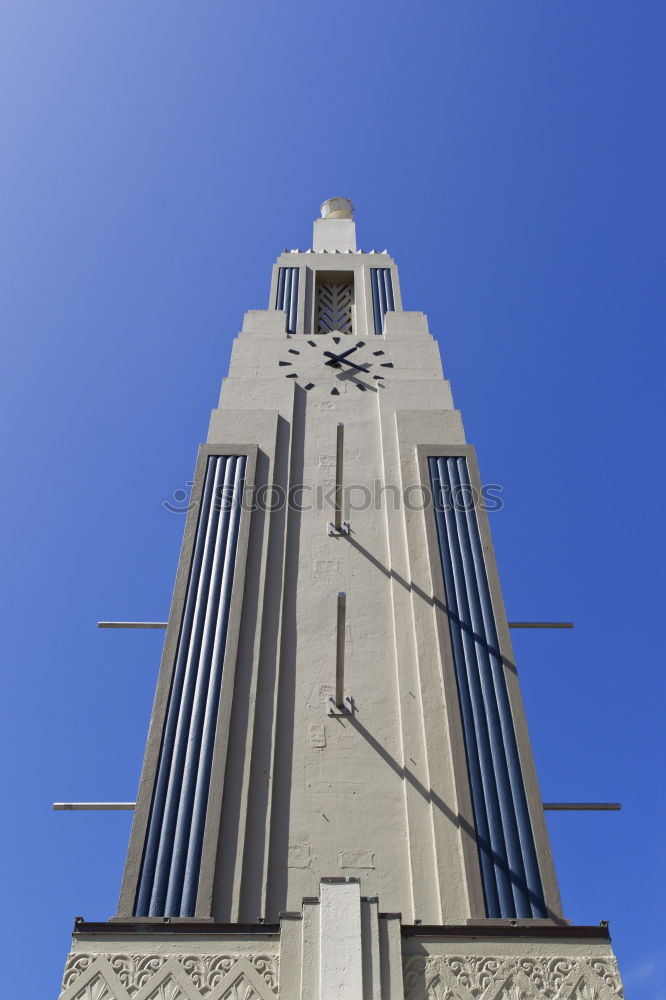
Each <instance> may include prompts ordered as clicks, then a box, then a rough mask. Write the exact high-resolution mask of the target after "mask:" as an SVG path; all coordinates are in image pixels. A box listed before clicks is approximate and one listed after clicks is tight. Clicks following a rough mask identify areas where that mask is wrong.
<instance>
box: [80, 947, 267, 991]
mask: <svg viewBox="0 0 666 1000" xmlns="http://www.w3.org/2000/svg"><path fill="white" fill-rule="evenodd" d="M277 993H278V959H277V957H274V956H272V955H233V956H228V955H177V956H175V955H131V954H127V955H120V954H115V955H92V954H81V953H73V954H71V955H70V956H69V958H68V960H67V965H66V967H65V975H64V977H63V983H62V991H61V993H60V1000H276V997H277Z"/></svg>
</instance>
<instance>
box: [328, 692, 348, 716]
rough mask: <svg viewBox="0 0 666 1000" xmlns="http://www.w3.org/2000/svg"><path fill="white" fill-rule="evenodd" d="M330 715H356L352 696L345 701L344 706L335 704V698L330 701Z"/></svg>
mask: <svg viewBox="0 0 666 1000" xmlns="http://www.w3.org/2000/svg"><path fill="white" fill-rule="evenodd" d="M327 714H328V715H334V716H341V715H353V714H354V699H353V698H352V697H351V695H347V697H346V698H345V699H344V700H343V702H342V705H336V704H335V698H329V699H328V713H327Z"/></svg>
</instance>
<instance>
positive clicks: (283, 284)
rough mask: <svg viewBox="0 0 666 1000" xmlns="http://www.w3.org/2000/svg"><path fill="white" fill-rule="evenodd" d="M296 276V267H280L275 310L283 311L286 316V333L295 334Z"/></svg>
mask: <svg viewBox="0 0 666 1000" xmlns="http://www.w3.org/2000/svg"><path fill="white" fill-rule="evenodd" d="M298 275H299V269H298V268H297V267H281V268H279V270H278V286H277V293H276V296H275V308H276V309H284V311H285V312H286V314H287V332H288V333H296V321H297V318H298Z"/></svg>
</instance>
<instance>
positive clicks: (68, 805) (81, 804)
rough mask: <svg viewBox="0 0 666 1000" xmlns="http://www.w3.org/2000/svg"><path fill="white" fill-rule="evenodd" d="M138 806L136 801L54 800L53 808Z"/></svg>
mask: <svg viewBox="0 0 666 1000" xmlns="http://www.w3.org/2000/svg"><path fill="white" fill-rule="evenodd" d="M135 807H136V802H54V803H53V808H54V809H58V810H63V809H64V810H69V809H77V810H87V811H90V810H97V809H101V810H105V811H111V810H114V811H115V810H121V809H123V810H131V809H134V808H135Z"/></svg>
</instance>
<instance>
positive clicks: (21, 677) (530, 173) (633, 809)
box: [0, 0, 666, 1000]
mask: <svg viewBox="0 0 666 1000" xmlns="http://www.w3.org/2000/svg"><path fill="white" fill-rule="evenodd" d="M665 28H666V7H664V5H663V3H661V2H655V0H644V2H641V3H639V4H628V3H619V2H616V0H607V2H604V3H601V2H598V0H584V2H581V0H557V2H555V0H551V2H550V3H545V2H534V0H503V2H499V0H497V2H486V3H479V2H470V0H457V2H449V0H437V2H417V3H413V4H410V5H404V4H400V3H397V2H395V0H384V2H383V3H379V2H375V0H361V2H358V3H351V2H349V0H340V2H339V3H337V4H336V5H335V6H334V7H331V6H330V5H321V4H317V3H312V2H309V3H306V2H304V0H302V2H299V0H283V2H282V3H279V4H278V3H266V2H263V0H260V2H255V3H252V4H249V3H240V2H238V0H224V2H223V0H192V2H188V3H185V2H183V0H180V2H176V0H160V2H157V0H138V2H132V3H130V2H129V0H113V2H112V0H42V2H36V0H6V2H5V3H4V4H3V5H2V9H0V141H1V147H0V148H1V149H2V155H1V157H0V234H1V238H0V315H1V317H2V325H1V327H0V329H1V332H2V339H3V346H2V359H3V364H2V370H1V372H0V378H1V379H2V390H1V392H2V395H1V399H2V404H3V409H4V419H3V421H2V441H1V447H2V458H1V461H2V466H1V467H2V469H3V471H4V486H3V490H2V495H1V497H0V500H1V502H2V505H3V508H4V516H3V524H4V528H5V530H4V531H3V532H2V536H3V537H2V546H3V552H2V563H1V564H2V567H3V570H4V572H3V581H2V588H3V589H2V608H3V612H4V614H3V647H4V657H3V659H4V694H5V697H4V699H3V701H4V719H3V722H2V728H1V729H0V739H1V740H2V742H3V748H2V753H3V758H4V761H5V765H6V766H5V768H4V780H3V794H2V802H3V806H4V808H5V810H6V817H5V820H4V824H3V826H4V845H5V847H4V851H3V856H2V860H3V866H4V867H5V871H4V872H3V875H2V884H3V887H4V897H5V898H4V906H3V908H2V909H3V913H4V915H5V919H6V920H7V930H6V935H7V936H8V937H9V938H10V940H11V944H10V947H9V949H8V952H9V954H11V962H9V963H6V967H5V969H4V971H3V982H4V983H5V987H4V989H5V992H6V993H7V995H8V996H9V995H14V994H17V995H18V993H19V991H20V995H21V996H22V997H25V998H26V1000H29V998H32V997H34V998H35V1000H37V998H39V1000H41V998H42V997H45V996H53V995H55V993H56V991H57V987H58V984H59V981H60V976H61V974H62V968H63V963H64V958H65V954H66V952H67V947H68V940H69V931H70V929H71V925H72V922H73V918H74V916H75V915H76V914H83V915H84V916H85V917H86V919H89V920H91V919H106V918H108V917H109V916H111V915H112V913H113V912H114V908H115V905H116V900H117V891H118V888H119V882H120V875H121V870H122V865H123V862H124V854H125V849H126V845H127V839H128V833H129V823H130V815H129V814H108V813H106V814H105V813H92V814H63V813H52V812H51V811H50V803H51V802H52V801H53V800H63V799H65V800H68V799H69V800H76V799H83V800H85V799H121V800H127V799H133V798H134V795H135V793H136V787H137V781H138V775H139V769H140V765H141V757H142V752H143V744H144V740H145V735H146V730H147V725H148V718H149V712H150V706H151V701H152V695H153V691H154V684H155V678H156V673H157V668H158V663H159V656H160V650H161V640H162V634H161V633H141V632H101V631H98V630H97V629H96V628H95V622H96V621H97V620H98V619H100V618H108V619H114V618H118V619H123V618H126V619H141V618H145V619H150V618H156V619H161V618H163V617H164V616H165V614H166V612H167V609H168V605H169V599H170V591H171V586H172V582H173V578H174V574H175V568H176V561H177V556H178V550H179V544H180V537H181V533H182V528H183V521H182V518H181V516H179V515H177V514H172V513H169V512H168V511H166V510H165V509H164V507H163V505H162V502H163V501H164V500H168V499H169V498H170V497H171V496H172V495H173V493H174V491H175V490H177V489H179V488H182V487H184V485H185V483H186V481H187V480H188V479H190V478H191V473H192V468H193V464H194V457H195V453H196V447H197V444H198V443H199V442H200V441H201V440H203V439H204V438H205V435H206V430H207V423H208V415H209V411H210V409H211V407H212V406H214V405H215V402H216V398H217V393H218V389H219V382H220V379H221V378H222V376H223V375H224V373H225V371H226V368H227V364H228V358H229V351H230V345H231V341H232V338H233V337H234V336H235V334H236V332H237V331H238V330H239V329H240V325H241V322H242V316H243V313H244V312H245V311H246V310H247V309H251V308H265V307H266V305H267V304H268V302H267V297H268V287H269V279H270V268H271V264H272V262H273V260H274V258H275V256H276V255H277V253H278V252H279V251H280V250H281V249H282V248H283V247H290V248H291V247H301V248H303V247H307V246H309V243H310V233H311V222H312V219H313V218H314V217H315V215H316V214H317V209H318V206H319V204H320V202H321V201H322V200H323V199H324V198H326V197H330V196H332V195H338V194H342V195H348V196H350V197H351V198H352V199H353V200H354V202H355V204H356V206H357V225H358V231H359V245H360V246H361V247H363V248H365V249H370V248H373V247H376V248H378V249H383V248H384V247H387V248H388V249H389V251H390V252H391V253H392V254H393V255H394V257H395V258H396V260H397V262H398V265H399V267H400V277H401V286H402V292H403V299H404V304H405V308H407V309H418V310H422V311H425V312H427V313H428V315H429V317H430V325H431V330H432V331H433V332H434V333H435V335H436V336H437V337H438V339H439V341H440V344H441V349H442V353H443V357H444V365H445V371H446V374H447V376H448V377H449V378H450V379H451V380H452V386H453V392H454V398H455V400H456V403H457V405H458V406H460V407H461V408H462V410H463V415H464V420H465V425H466V429H467V433H468V436H469V439H470V440H471V441H472V442H473V443H474V444H475V445H476V446H477V448H478V454H479V460H480V465H481V471H482V476H483V478H484V480H485V481H486V482H494V483H501V484H502V485H503V487H504V499H505V507H504V509H503V510H502V511H501V512H499V513H496V514H494V515H492V528H493V533H494V539H495V544H496V549H497V556H498V561H499V567H500V573H501V576H502V582H503V586H504V593H505V599H506V604H507V609H508V612H509V617H511V618H519V619H543V618H550V619H570V620H573V621H574V622H575V623H576V628H575V630H574V631H573V632H530V633H514V638H515V645H516V653H517V657H518V664H519V668H520V675H521V680H522V685H523V690H524V696H525V701H526V707H527V713H528V720H529V723H530V727H531V733H532V738H533V742H534V748H535V754H536V759H537V766H538V770H539V775H540V780H541V785H542V791H543V795H544V798H545V799H546V800H567V799H569V800H577V799H578V800H602V801H603V800H620V801H621V802H622V803H623V805H624V811H623V812H622V813H620V814H606V815H604V814H556V815H552V814H551V815H550V817H549V821H548V822H549V827H550V830H551V835H552V839H553V849H554V853H555V861H556V865H557V869H558V874H559V879H560V887H561V890H562V894H563V898H564V905H565V910H566V912H567V914H568V916H569V917H570V918H571V919H572V920H574V921H575V922H580V923H597V922H598V921H599V920H602V919H608V920H609V921H610V924H611V931H612V934H613V941H614V946H615V948H616V951H617V954H618V956H619V959H620V962H621V967H622V969H623V972H624V975H625V980H626V987H627V992H628V995H629V996H630V997H631V998H632V1000H664V998H666V987H665V986H664V985H663V974H662V971H661V970H662V969H663V965H664V960H665V959H666V956H665V955H664V946H663V933H662V930H661V909H662V899H663V891H664V884H663V883H664V844H663V829H664V823H665V819H666V817H665V816H664V798H663V785H664V781H663V764H664V728H665V727H664V711H663V703H664V685H663V675H664V669H663V660H664V655H663V640H662V636H661V627H662V626H661V623H662V621H663V572H662V566H663V559H664V551H663V548H664V530H663V521H664V518H663V514H661V513H660V507H661V503H662V501H663V497H664V490H665V487H666V483H664V471H663V462H662V454H663V444H662V441H663V434H664V420H663V407H664V385H663V383H664V374H663V369H664V361H665V360H666V358H665V353H666V352H665V350H664V314H665V310H664V306H665V302H664V298H665V296H664V221H665V220H664V217H665V214H666V213H665V211H664V208H665V205H664V190H665V185H664V177H665V176H666V163H665V159H666V156H665V152H666V138H665V133H664V93H666V79H665V77H666V69H665V66H666V61H665V60H664V57H663V52H664V44H665V41H666V37H665V36H666V31H665ZM27 927H30V932H29V933H26V928H27ZM35 939H37V944H36V943H35ZM28 974H29V977H30V981H31V983H32V984H33V989H34V992H33V993H30V992H29V991H28V990H27V989H26V985H25V977H26V976H27V975H28Z"/></svg>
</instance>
